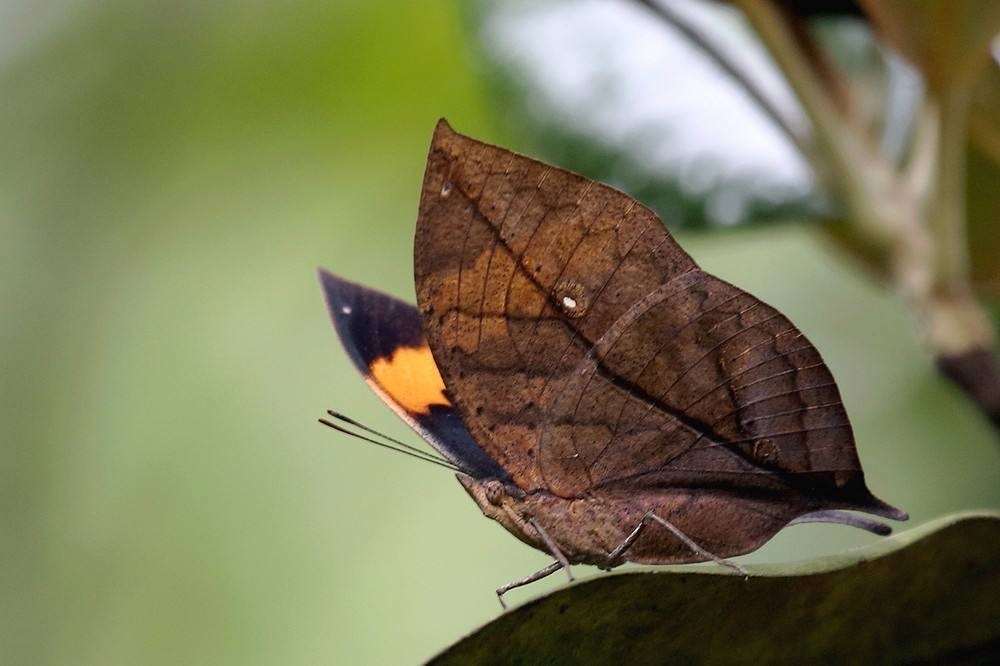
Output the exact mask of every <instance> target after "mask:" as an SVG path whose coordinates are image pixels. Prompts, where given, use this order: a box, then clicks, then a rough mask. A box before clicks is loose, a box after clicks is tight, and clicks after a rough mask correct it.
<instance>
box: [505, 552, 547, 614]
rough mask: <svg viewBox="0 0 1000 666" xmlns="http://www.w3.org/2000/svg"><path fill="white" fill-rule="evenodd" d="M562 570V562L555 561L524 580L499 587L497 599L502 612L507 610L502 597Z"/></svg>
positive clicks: (513, 581)
mask: <svg viewBox="0 0 1000 666" xmlns="http://www.w3.org/2000/svg"><path fill="white" fill-rule="evenodd" d="M562 568H563V564H562V562H559V561H556V562H553V563H552V564H550V565H548V566H547V567H545V568H544V569H541V570H539V571H536V572H535V573H533V574H531V575H529V576H525V577H524V578H519V579H517V580H512V581H511V582H509V583H507V584H506V585H501V586H500V587H498V588H497V599H499V601H500V605H501V606H502V607H503V609H504V610H507V603H506V602H505V601H504V600H503V595H505V594H507V593H508V592H510V591H511V590H513V589H514V588H515V587H521V586H522V585H527V584H528V583H534V582H535V581H536V580H541V579H543V578H545V577H546V576H548V575H549V574H554V573H555V572H557V571H559V570H560V569H562Z"/></svg>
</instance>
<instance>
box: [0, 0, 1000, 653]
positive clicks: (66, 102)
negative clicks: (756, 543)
mask: <svg viewBox="0 0 1000 666" xmlns="http://www.w3.org/2000/svg"><path fill="white" fill-rule="evenodd" d="M2 11H3V12H4V13H3V14H0V17H6V19H7V20H6V21H5V23H6V24H5V25H4V26H3V27H2V28H0V40H2V41H0V156H2V162H0V164H2V168H0V378H2V381H0V392H2V396H0V397H2V399H0V410H2V432H3V435H2V441H3V444H4V447H3V451H2V453H3V455H2V458H0V484H2V485H0V497H2V498H3V503H2V512H3V515H2V520H3V523H2V534H0V538H2V541H0V604H2V605H0V662H2V663H5V664H67V663H73V664H134V663H142V664H177V663H185V664H187V663H203V664H209V663H211V664H228V663H232V664H276V663H281V664H314V663H315V664H319V663H323V664H329V663H414V662H417V661H420V660H422V659H425V658H427V657H429V656H431V655H432V654H433V653H435V652H436V651H438V650H439V649H441V648H443V647H445V646H446V645H448V644H449V643H451V642H452V641H454V640H455V639H457V638H458V637H460V636H461V635H463V634H464V633H466V632H468V631H470V630H472V629H473V628H474V627H476V626H478V625H479V624H481V623H483V622H485V621H488V620H489V619H491V618H493V617H495V615H496V614H497V612H498V610H499V607H498V605H497V603H496V600H495V597H494V596H493V592H492V590H493V588H494V587H496V586H497V585H498V584H500V583H502V582H505V581H507V580H509V579H512V578H515V577H519V576H521V575H523V574H526V573H528V572H530V571H533V570H534V569H536V568H538V567H540V566H541V565H543V564H545V563H546V561H547V559H546V557H545V556H544V555H543V554H541V553H537V552H534V551H532V550H530V549H528V548H527V547H525V546H523V545H522V544H521V543H519V542H517V541H515V540H514V539H512V538H510V537H509V536H508V535H506V534H505V533H503V531H502V530H501V528H500V527H499V526H497V525H495V524H493V523H491V522H489V521H487V520H486V519H484V518H483V517H482V516H481V515H480V514H479V511H478V510H477V509H476V507H475V506H473V504H472V503H471V502H470V501H469V500H468V498H467V497H466V496H465V493H464V491H463V490H462V489H461V488H460V487H459V485H458V484H457V483H455V482H454V481H453V480H452V479H451V478H450V477H449V475H448V474H447V473H444V472H441V471H440V470H438V469H437V468H432V467H429V466H420V465H418V464H416V463H413V462H412V461H410V460H409V459H404V458H402V457H401V456H391V455H388V454H386V453H384V452H382V451H378V450H374V449H372V448H370V447H364V446H360V445H358V443H356V442H354V441H347V440H345V439H344V438H341V437H337V436H334V435H333V434H332V433H331V432H329V431H327V430H326V429H324V428H322V427H321V426H319V425H318V424H317V423H316V420H315V419H316V417H317V416H319V415H321V414H322V411H323V410H324V409H325V408H326V407H334V406H335V407H336V408H338V409H340V410H342V411H345V412H347V413H350V414H352V415H355V416H356V417H357V418H359V419H360V420H363V421H366V422H369V423H371V424H372V425H375V426H377V427H379V428H382V429H385V430H389V431H391V432H392V433H394V434H396V435H402V436H407V437H409V435H408V434H407V433H406V430H405V427H404V426H402V425H401V424H399V423H398V422H396V420H395V417H393V416H392V415H391V414H390V413H389V412H388V410H386V409H385V408H383V407H382V406H381V405H380V404H379V402H378V400H377V399H376V398H375V397H374V396H373V395H371V394H370V393H369V392H368V390H367V389H366V388H365V387H364V385H363V384H362V382H361V381H360V380H358V379H357V377H356V376H355V374H354V372H353V370H351V369H350V367H349V365H348V363H347V360H346V358H345V357H344V355H343V353H342V352H341V351H340V349H339V348H338V343H337V342H336V340H335V338H334V336H333V333H332V330H331V328H330V326H329V324H328V322H327V320H326V313H325V311H324V308H323V306H322V301H321V298H320V293H319V290H318V287H317V285H316V283H315V276H314V270H315V267H316V266H320V265H322V266H325V267H328V268H330V269H332V270H334V271H336V272H338V273H341V274H343V275H345V276H349V277H351V278H353V279H356V280H359V281H361V282H365V283H368V284H371V285H376V286H379V287H381V288H383V289H385V290H388V291H390V292H393V293H395V294H397V295H400V296H403V297H406V298H412V289H413V286H412V274H411V251H412V246H411V245H412V228H413V222H414V217H415V213H416V203H417V194H418V190H419V183H420V179H421V176H422V169H423V162H424V159H425V156H426V146H427V142H428V140H429V137H430V132H431V130H432V128H433V125H434V122H435V120H436V119H437V118H438V117H439V116H447V117H448V119H449V120H450V121H451V122H452V123H453V125H454V126H455V127H456V128H457V129H459V130H461V131H463V132H466V133H469V134H472V135H474V136H479V137H482V138H485V139H490V140H493V141H497V142H501V143H507V142H509V137H505V136H502V135H500V134H499V133H498V132H497V130H496V128H497V127H498V125H495V124H494V122H495V121H494V119H493V117H492V116H491V111H490V97H489V91H488V90H487V89H486V84H485V82H484V80H483V78H482V77H481V76H480V75H479V74H478V72H477V68H476V66H475V63H474V59H473V53H474V49H473V46H472V37H471V35H470V33H469V30H468V29H467V28H466V26H465V23H464V22H463V10H462V7H461V6H460V5H459V4H458V3H452V2H447V1H438V0H435V1H433V2H421V3H408V2H401V1H393V2H378V3H366V2H361V1H354V2H335V3H325V2H308V1H304V0H300V1H297V2H291V3H281V4H277V3H266V2H261V1H259V0H254V1H251V2H246V1H244V2H236V1H235V0H228V1H226V2H216V3H197V2H175V3H167V4H164V3H155V2H151V1H149V0H143V1H141V2H136V1H134V0H133V1H129V2H126V1H124V0H107V1H104V2H97V3H83V2H75V1H66V2H62V3H48V4H46V6H45V7H44V8H43V7H35V6H34V5H33V4H32V3H30V2H27V1H21V2H18V3H8V6H7V7H5V8H4V9H3V10H2ZM515 147H517V148H520V149H522V150H527V151H530V150H531V147H530V146H526V145H519V146H515ZM679 239H680V241H681V243H682V244H683V245H684V246H685V247H686V248H687V249H688V250H689V251H690V252H691V253H692V254H693V255H694V256H695V257H696V258H697V259H698V260H699V261H700V262H701V263H702V264H703V265H704V266H705V267H706V268H707V269H709V270H711V271H714V272H716V273H718V274H719V275H721V276H723V277H725V278H726V279H729V280H731V281H734V282H736V283H738V284H740V285H742V286H744V287H746V288H748V289H750V290H751V291H753V292H754V293H756V294H757V295H759V296H761V297H762V298H764V299H765V300H767V301H769V302H771V303H772V304H774V305H776V306H777V307H779V308H781V309H782V310H783V311H784V312H785V313H786V314H788V315H789V317H790V318H792V319H793V320H794V321H795V322H796V323H797V324H799V325H800V327H801V328H802V329H804V330H805V331H806V333H807V334H808V335H809V336H810V337H811V338H812V340H813V342H814V343H815V344H816V345H817V347H818V348H819V349H820V350H821V351H822V353H823V355H824V357H825V358H826V359H827V361H828V363H829V365H830V366H831V367H832V369H833V371H834V374H835V375H836V376H837V378H838V380H839V382H840V386H841V391H842V393H843V395H844V400H845V402H846V403H847V406H848V409H849V412H850V413H851V415H852V418H853V421H854V425H855V430H856V434H857V438H858V442H859V449H860V453H861V457H862V460H863V462H864V463H865V467H866V470H867V473H868V477H869V481H870V483H869V485H870V486H871V487H872V488H873V489H874V490H875V492H876V493H877V494H879V495H880V496H881V497H884V498H885V499H887V500H888V501H890V502H892V503H894V504H897V505H899V506H901V507H904V508H906V509H908V510H909V511H910V512H911V514H912V516H913V519H914V521H916V522H921V521H924V520H926V519H928V518H931V517H933V516H937V515H939V514H942V513H945V512H948V511H952V510H956V509H966V508H973V507H998V506H1000V483H997V479H998V478H1000V447H998V446H997V443H996V441H995V436H994V433H993V432H991V431H990V429H989V427H988V426H987V425H986V424H985V423H983V422H981V421H980V419H979V418H978V416H977V415H976V414H975V413H974V411H973V409H972V408H971V407H970V406H969V405H968V404H967V403H966V402H965V401H963V400H962V398H961V397H960V396H958V395H957V394H956V393H955V392H954V391H953V390H952V389H951V388H950V387H949V386H947V385H945V384H944V383H942V382H941V381H940V380H939V379H938V378H937V377H936V375H935V374H934V372H933V369H932V368H931V366H930V364H929V362H928V360H927V358H926V357H925V356H924V354H923V353H922V352H921V351H920V349H919V347H918V344H917V342H916V340H915V339H914V336H913V334H912V332H911V326H910V322H909V315H908V314H907V312H906V311H905V310H904V309H903V307H902V306H901V305H899V304H898V303H897V302H896V301H895V300H893V299H892V298H891V297H890V296H889V295H887V294H886V293H885V292H884V291H882V290H880V289H878V288H877V287H875V286H874V285H871V284H869V283H867V282H866V281H865V279H864V278H863V277H861V276H859V275H855V274H853V273H851V272H850V270H849V268H848V267H845V265H844V264H843V263H840V262H839V261H837V260H836V259H835V258H834V257H832V256H830V255H829V254H828V253H827V252H826V251H825V248H823V247H822V246H821V245H820V244H819V242H818V241H817V240H816V239H815V237H813V236H812V235H809V234H808V233H807V232H806V231H805V230H804V229H801V228H799V227H797V226H794V225H786V226H783V227H776V228H771V229H766V230H753V231H742V232H730V233H720V234H716V235H708V234H706V235H699V236H695V235H682V236H680V237H679ZM411 439H412V437H411ZM867 541H868V537H867V536H866V535H859V534H854V533H852V532H850V531H849V530H846V529H844V528H837V527H815V526H805V527H796V528H794V529H791V530H788V531H786V532H784V533H782V534H781V535H779V537H778V538H776V539H775V540H774V541H772V542H771V543H770V544H769V545H768V546H766V547H765V548H764V549H762V550H760V551H758V552H757V553H755V554H753V555H752V556H750V558H748V559H751V560H753V561H782V560H789V559H795V558H800V557H807V556H810V555H813V554H817V553H829V552H835V551H839V550H842V549H844V548H846V547H850V546H852V545H857V544H860V543H864V542H867ZM579 573H581V574H584V575H592V573H591V572H586V571H584V569H583V568H581V569H580V571H579ZM561 584H562V582H561V581H559V580H557V579H555V577H553V580H551V581H546V582H545V583H542V584H538V585H536V586H534V587H532V588H529V590H527V591H523V592H519V593H515V594H514V595H512V601H517V600H519V599H524V598H526V597H527V596H530V595H532V594H537V593H539V592H541V591H543V590H544V589H547V586H548V588H551V587H552V586H557V585H561Z"/></svg>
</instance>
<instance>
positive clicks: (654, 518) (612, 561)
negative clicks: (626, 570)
mask: <svg viewBox="0 0 1000 666" xmlns="http://www.w3.org/2000/svg"><path fill="white" fill-rule="evenodd" d="M653 522H656V523H659V524H660V525H663V526H664V527H666V528H667V529H668V530H670V531H671V532H672V533H673V534H674V536H676V537H677V538H678V539H680V540H681V541H683V542H684V545H686V546H687V547H688V548H690V549H691V550H692V551H694V552H696V553H698V554H699V555H701V556H702V557H704V558H705V559H706V560H711V561H713V562H715V563H716V564H719V565H721V566H724V567H729V568H730V569H734V570H735V571H737V572H739V573H740V574H741V575H743V576H749V575H750V574H749V573H748V572H747V570H746V569H744V568H743V567H742V566H740V565H739V564H737V563H736V562H731V561H730V560H727V559H723V558H721V557H719V556H718V555H715V554H713V553H710V552H708V551H707V550H705V549H704V548H702V547H701V546H699V545H698V544H697V543H695V541H694V539H692V538H691V537H689V536H688V535H687V534H684V532H682V531H681V530H680V529H678V528H677V526H675V525H674V524H673V523H671V522H670V521H668V520H664V519H663V518H660V517H659V516H658V515H656V514H655V513H653V512H652V511H648V512H647V513H646V515H645V516H643V517H642V520H641V521H639V524H638V525H637V526H636V528H635V529H634V530H632V532H631V533H630V534H629V535H628V536H627V537H625V540H624V541H622V542H621V543H620V544H619V545H618V546H617V547H616V548H615V549H614V550H612V551H611V552H610V553H608V560H607V563H606V565H605V566H606V568H608V569H610V568H612V567H615V566H617V565H619V564H621V561H620V559H621V556H622V555H623V554H624V553H625V551H626V550H628V549H629V548H630V547H631V546H632V544H634V543H635V541H636V539H638V538H639V535H640V534H642V531H643V529H645V527H646V526H647V525H649V524H651V523H653Z"/></svg>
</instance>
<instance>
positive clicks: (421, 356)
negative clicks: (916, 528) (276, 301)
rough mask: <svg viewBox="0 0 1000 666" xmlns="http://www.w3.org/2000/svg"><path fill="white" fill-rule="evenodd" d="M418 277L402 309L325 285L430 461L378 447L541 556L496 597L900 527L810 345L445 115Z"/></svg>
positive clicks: (638, 209) (746, 297)
mask: <svg viewBox="0 0 1000 666" xmlns="http://www.w3.org/2000/svg"><path fill="white" fill-rule="evenodd" d="M414 272H415V281H416V306H413V305H410V304H408V303H405V302H403V301H400V300H398V299H395V298H393V297H391V296H388V295H386V294H383V293H380V292H378V291H376V290H373V289H369V288H366V287H363V286H361V285H358V284H354V283H352V282H350V281H347V280H345V279H342V278H340V277H336V276H334V275H333V274H331V273H327V272H325V271H321V272H320V280H321V284H322V287H323V290H324V292H325V297H326V301H327V305H328V309H329V312H330V314H331V317H332V319H333V323H334V326H335V328H336V331H337V333H338V335H339V337H340V340H341V342H342V343H343V346H344V348H345V349H346V351H347V353H348V355H349V356H350V358H351V361H352V362H353V364H354V365H355V366H356V367H357V369H358V370H359V371H360V372H361V374H362V375H363V377H364V379H365V381H366V382H367V383H368V385H369V386H370V387H371V388H372V390H374V391H375V393H376V394H378V396H379V397H380V398H382V400H384V401H385V402H386V403H387V404H388V405H389V407H390V408H392V410H393V411H394V412H396V413H397V414H398V415H399V416H400V417H401V418H402V419H403V420H404V421H405V422H406V423H408V424H409V425H410V426H411V427H412V428H413V429H414V430H415V431H416V432H417V433H418V434H419V435H420V436H421V437H423V438H424V439H425V440H426V441H427V442H428V443H429V444H430V445H431V446H432V447H433V448H434V449H435V450H436V451H437V453H438V454H440V458H436V457H432V456H431V455H430V454H428V453H425V452H422V451H421V450H419V449H413V448H412V447H408V445H405V444H403V443H402V442H399V441H398V440H392V441H393V442H395V444H396V445H399V446H403V447H405V448H407V449H408V450H409V453H411V454H412V455H417V456H419V457H424V458H425V459H432V460H433V461H435V462H438V463H439V464H443V465H445V466H447V467H449V468H451V469H453V470H455V471H456V472H457V477H458V480H459V482H460V483H461V484H462V486H463V487H464V488H465V489H466V491H467V492H468V493H469V495H470V496H471V497H472V499H473V500H474V501H475V502H476V504H477V505H479V507H480V509H481V510H482V511H483V513H484V514H485V515H486V516H488V517H490V518H492V519H493V520H495V521H497V522H498V523H500V524H501V525H503V526H504V527H505V528H506V529H507V530H508V531H510V532H511V533H512V534H514V536H516V537H517V538H518V539H520V540H521V541H523V542H525V543H527V544H529V545H531V546H533V547H535V548H538V549H540V550H542V551H544V552H546V553H549V554H550V555H552V557H553V562H552V563H551V564H549V565H548V566H547V567H545V568H543V569H542V570H540V571H538V572H535V573H532V574H531V575H529V576H526V577H525V578H522V579H520V580H517V581H513V582H511V583H508V584H507V585H504V586H501V587H500V588H499V589H498V590H497V595H498V597H499V598H500V601H501V604H503V603H504V602H503V595H504V594H505V593H506V592H507V591H508V590H510V589H513V588H514V587H518V586H520V585H524V584H527V583H529V582H532V581H534V580H538V579H539V578H542V577H544V576H547V575H549V574H551V573H554V572H555V571H558V570H559V569H565V570H566V572H567V574H568V575H569V577H570V580H572V574H571V573H570V570H569V569H570V565H571V564H577V563H584V564H592V565H597V566H599V567H602V568H606V569H610V568H612V567H615V566H617V565H619V564H621V563H623V562H626V561H628V562H637V563H643V564H679V563H688V562H702V561H708V560H714V561H716V562H719V563H721V564H725V565H727V566H731V567H733V568H736V569H738V570H739V571H741V572H743V573H745V572H744V571H743V569H742V568H741V567H739V565H737V564H734V563H732V562H730V561H729V560H728V559H725V558H729V557H733V556H736V555H741V554H744V553H748V552H750V551H753V550H755V549H757V548H759V547H760V546H761V545H762V544H764V543H765V542H766V541H768V540H769V539H770V538H771V537H772V536H774V534H775V533H777V532H778V531H779V530H780V529H782V528H783V527H785V526H787V525H789V524H793V523H801V522H830V523H842V524H847V525H852V526H855V527H859V528H862V529H867V530H869V531H872V532H875V533H877V534H886V533H888V532H889V531H891V530H890V529H889V527H888V526H887V525H885V524H883V523H881V522H879V521H876V520H874V519H870V518H867V517H864V516H860V515H857V514H854V513H850V512H863V513H868V514H874V515H876V516H882V517H886V518H891V519H895V520H906V518H907V515H906V513H904V512H903V511H900V510H899V509H896V508H895V507H893V506H890V505H889V504H886V503H885V502H883V501H881V500H879V499H878V498H876V497H875V496H874V495H873V494H872V493H871V492H870V491H869V490H868V488H867V486H866V485H865V480H864V473H863V472H862V469H861V465H860V462H859V459H858V455H857V452H856V450H855V445H854V436H853V432H852V429H851V425H850V422H849V420H848V417H847V413H846V411H845V409H844V406H843V404H842V403H841V399H840V394H839V392H838V390H837V386H836V384H835V383H834V380H833V377H832V375H831V374H830V371H829V369H828V368H827V366H826V365H825V363H824V362H823V360H822V358H821V357H820V355H819V352H818V351H817V350H816V349H815V347H813V345H812V344H810V342H809V341H808V340H807V339H806V337H805V336H804V335H803V334H802V333H801V332H800V331H799V330H798V329H797V328H796V327H795V326H794V325H792V323H791V322H790V321H789V320H788V319H787V318H786V317H785V316H784V315H782V314H781V313H780V312H778V311H777V310H776V309H774V308H772V307H771V306H769V305H767V304H766V303H764V302H762V301H760V300H759V299H757V298H755V297H754V296H752V295H750V294H748V293H746V292H745V291H742V290H740V289H739V288H737V287H735V286H733V285H731V284H729V283H727V282H725V281H724V280H721V279H719V278H717V277H715V276H713V275H711V274H709V273H706V272H705V271H703V270H701V269H700V268H699V267H698V265H697V264H696V263H695V262H694V260H693V259H692V258H691V257H690V256H689V255H688V254H687V253H686V252H685V251H684V250H683V249H682V248H681V247H680V246H679V245H678V244H677V242H676V241H675V240H674V239H673V237H672V236H671V235H670V233H669V232H668V231H667V229H666V228H665V227H664V225H663V224H662V223H661V221H660V220H659V219H658V218H657V217H656V215H655V214H654V213H652V212H651V211H650V210H649V209H647V208H646V207H644V206H642V205H641V204H640V203H638V202H637V201H635V200H634V199H632V198H631V197H629V196H628V195H626V194H624V193H622V192H620V191H618V190H615V189H613V188H611V187H608V186H606V185H601V184H598V183H595V182H593V181H591V180H588V179H586V178H584V177H582V176H579V175H576V174H574V173H571V172H569V171H565V170H563V169H560V168H557V167H553V166H549V165H546V164H544V163H542V162H539V161H536V160H534V159H531V158H528V157H525V156H522V155H519V154H516V153H514V152H511V151H509V150H506V149H504V148H500V147H497V146H493V145H489V144H486V143H483V142H480V141H476V140H474V139H471V138H469V137H466V136H463V135H461V134H459V133H457V132H455V131H454V130H452V128H451V127H450V126H449V125H448V124H447V122H446V121H444V120H441V121H440V122H439V123H438V125H437V128H436V130H435V132H434V136H433V139H432V142H431V147H430V153H429V155H428V159H427V167H426V172H425V175H424V180H423V186H422V191H421V197H420V207H419V214H418V218H417V226H416V235H415V241H414ZM330 414H331V416H333V417H336V419H337V420H339V422H340V424H341V425H338V424H336V423H334V422H333V421H330V420H329V419H322V421H323V422H324V423H326V424H327V425H330V426H331V427H335V428H337V429H338V430H345V432H349V433H350V431H349V429H345V425H344V424H346V425H351V426H355V427H360V428H361V429H363V430H365V431H367V432H368V433H369V434H375V435H377V434H378V433H377V432H376V431H374V430H371V429H369V428H367V427H365V426H362V425H361V424H359V423H357V422H356V421H353V420H351V419H349V418H347V417H344V416H342V415H340V414H337V413H336V412H330ZM362 437H363V438H365V439H368V440H369V441H373V442H375V443H378V442H376V441H375V440H372V439H370V438H367V437H364V436H362Z"/></svg>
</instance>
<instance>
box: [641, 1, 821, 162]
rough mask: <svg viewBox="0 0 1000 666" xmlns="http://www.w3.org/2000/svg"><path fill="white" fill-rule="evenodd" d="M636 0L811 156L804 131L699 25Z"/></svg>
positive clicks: (659, 7) (804, 154)
mask: <svg viewBox="0 0 1000 666" xmlns="http://www.w3.org/2000/svg"><path fill="white" fill-rule="evenodd" d="M636 2H638V4H640V5H642V6H644V7H646V8H647V9H649V10H650V11H651V12H653V13H654V14H656V16H658V17H659V18H661V19H663V20H664V21H665V22H666V23H668V24H669V25H670V26H671V27H672V28H673V29H674V30H676V31H677V32H679V33H681V34H682V35H683V36H684V37H685V38H686V39H687V40H688V41H690V42H691V43H692V44H694V45H695V46H696V47H698V48H699V49H700V50H701V52H702V53H703V54H704V55H705V57H707V58H708V59H709V60H711V61H712V62H714V63H715V64H716V66H717V67H718V68H719V69H720V70H722V73H723V74H725V75H726V76H728V77H729V79H730V80H731V81H732V82H733V83H735V84H736V85H738V86H739V87H740V88H741V89H742V90H743V92H745V93H746V94H747V95H749V96H750V98H751V99H752V100H753V101H754V102H755V103H756V104H757V108H758V109H759V110H760V111H761V112H762V113H763V114H764V115H765V116H767V118H768V119H769V120H770V121H771V122H772V123H773V124H774V126H775V127H777V128H778V129H779V130H780V131H781V133H782V134H784V135H785V137H786V138H787V139H788V140H789V141H790V142H791V143H792V145H794V146H795V147H796V148H798V150H799V153H801V154H802V157H803V158H805V159H806V161H811V160H812V157H813V156H812V146H811V145H810V144H809V141H808V139H807V138H806V137H805V136H803V134H802V133H801V132H799V131H797V130H796V129H795V128H794V127H793V126H792V123H791V122H790V121H789V120H788V119H787V118H786V117H785V115H784V114H783V113H782V112H781V110H780V109H779V108H778V107H777V106H776V105H775V104H774V102H772V101H771V99H769V98H768V96H767V95H766V94H765V93H764V91H763V90H761V89H760V87H759V86H758V85H757V83H756V82H755V81H754V80H753V77H752V76H750V74H749V72H746V71H744V70H743V69H742V68H741V67H740V66H739V65H737V64H736V62H735V61H734V60H733V59H732V58H730V56H729V55H727V54H726V53H725V52H724V51H723V50H722V49H720V48H719V47H718V45H716V44H715V43H713V41H712V39H711V38H710V37H709V36H708V35H706V34H705V33H704V32H702V30H701V28H699V27H698V26H697V25H695V24H694V23H693V22H692V21H691V20H690V19H688V18H687V17H686V16H684V15H683V14H682V13H680V12H677V11H676V10H674V9H672V8H671V7H668V6H666V5H661V4H660V3H658V2H654V1H653V0H636Z"/></svg>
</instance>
